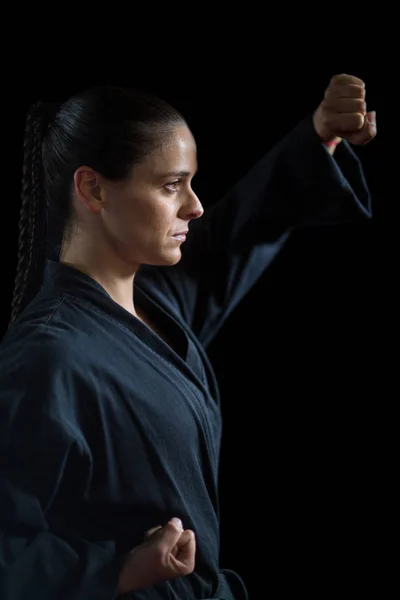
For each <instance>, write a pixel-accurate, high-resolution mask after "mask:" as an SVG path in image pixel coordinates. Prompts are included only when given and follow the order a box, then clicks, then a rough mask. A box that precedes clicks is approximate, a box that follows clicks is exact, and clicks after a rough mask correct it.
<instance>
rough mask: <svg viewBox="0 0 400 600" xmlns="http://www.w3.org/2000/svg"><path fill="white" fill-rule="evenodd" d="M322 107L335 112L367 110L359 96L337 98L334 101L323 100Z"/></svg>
mask: <svg viewBox="0 0 400 600" xmlns="http://www.w3.org/2000/svg"><path fill="white" fill-rule="evenodd" d="M322 108H323V109H324V110H332V111H334V112H337V113H361V114H363V115H365V114H366V112H367V104H366V102H365V101H364V100H361V99H360V98H338V99H336V100H335V101H329V100H323V101H322Z"/></svg>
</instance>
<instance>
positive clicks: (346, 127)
mask: <svg viewBox="0 0 400 600" xmlns="http://www.w3.org/2000/svg"><path fill="white" fill-rule="evenodd" d="M324 125H325V126H326V127H329V129H330V130H331V131H332V132H334V133H335V134H336V135H338V136H339V137H343V136H342V135H341V134H343V133H347V132H356V131H360V130H361V129H362V128H363V126H364V117H363V115H360V114H359V113H337V112H335V111H330V110H326V111H325V113H324Z"/></svg>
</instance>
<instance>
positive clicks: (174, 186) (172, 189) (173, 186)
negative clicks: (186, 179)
mask: <svg viewBox="0 0 400 600" xmlns="http://www.w3.org/2000/svg"><path fill="white" fill-rule="evenodd" d="M181 181H182V180H181V179H176V180H175V181H171V182H170V183H167V184H166V185H165V186H164V187H165V188H166V189H167V190H168V191H169V192H177V191H178V186H179V184H180V183H181Z"/></svg>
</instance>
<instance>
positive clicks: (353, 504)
mask: <svg viewBox="0 0 400 600" xmlns="http://www.w3.org/2000/svg"><path fill="white" fill-rule="evenodd" d="M171 27H172V26H171V23H169V24H167V25H166V28H167V33H169V32H170V28H171ZM172 28H173V27H172ZM273 29H274V28H273V27H272V26H270V28H269V30H268V32H267V34H268V35H269V34H272V33H273ZM84 31H86V33H87V29H85V30H84ZM203 33H204V32H203ZM86 37H87V36H86ZM205 37H206V35H205ZM167 39H168V38H167ZM278 39H280V42H279V43H277V44H276V45H274V46H269V47H266V46H265V47H263V45H262V44H261V43H260V44H259V45H258V46H257V47H256V48H255V47H253V46H252V45H251V44H250V46H249V45H246V44H245V43H244V42H243V40H242V38H241V36H240V35H238V36H237V37H236V38H232V39H229V40H228V39H226V40H225V39H224V37H223V36H222V37H221V38H220V40H219V43H218V45H217V44H216V47H215V49H214V47H213V48H212V50H211V51H210V54H209V55H207V56H206V55H205V53H200V54H199V56H197V55H195V54H193V53H192V50H193V48H194V47H195V46H196V45H198V44H199V43H202V44H205V43H206V41H207V40H204V38H202V39H201V40H199V39H198V38H196V37H195V36H193V38H191V37H190V36H189V37H188V38H187V39H186V40H185V44H177V47H176V52H172V51H171V44H168V46H169V50H170V52H169V54H168V57H166V56H165V55H164V54H162V53H161V54H160V53H158V54H157V57H156V58H153V59H151V57H150V55H151V47H152V44H151V42H150V41H149V42H148V44H147V45H143V46H142V47H141V52H138V51H137V50H136V51H135V52H134V51H133V50H132V54H131V55H129V51H128V50H127V47H125V48H124V50H123V51H122V50H121V54H118V53H117V52H113V53H112V52H111V50H110V54H107V50H108V46H107V44H108V43H109V40H108V39H107V38H105V37H104V36H97V35H93V38H92V41H93V49H92V51H91V52H88V53H87V54H85V55H82V56H80V57H79V48H78V53H77V56H75V55H74V57H72V56H69V55H68V53H67V52H65V53H63V55H62V58H61V57H60V54H59V53H58V52H57V51H59V50H60V47H59V46H57V45H54V40H52V41H51V42H50V41H49V43H48V45H47V46H46V44H43V45H42V46H41V48H40V50H38V48H35V47H34V48H33V50H32V52H33V53H34V57H33V58H32V65H31V67H30V66H29V61H28V62H26V60H25V61H24V64H23V67H22V63H21V65H19V64H16V63H14V67H13V68H12V69H10V70H9V73H8V74H7V75H6V77H5V81H4V83H5V85H4V90H5V93H4V95H3V101H4V102H5V104H6V109H7V119H5V122H4V124H3V148H4V149H5V152H6V160H4V159H3V167H5V169H6V173H5V177H4V178H3V181H4V182H6V183H7V186H8V187H7V192H6V193H5V194H4V196H3V201H4V206H3V211H2V217H3V219H4V221H3V232H4V235H3V236H2V237H1V256H2V257H3V278H2V302H3V306H2V311H1V327H2V332H1V333H3V332H4V331H5V330H6V327H7V323H8V320H9V310H10V303H11V297H12V288H13V283H14V276H15V269H16V258H17V235H18V231H17V227H18V218H19V208H20V206H19V192H20V180H21V165H22V136H23V128H24V119H25V113H26V110H27V109H28V107H29V105H30V104H31V103H32V102H34V101H36V100H39V99H42V100H62V99H65V98H66V97H68V96H69V95H71V94H73V93H74V92H75V91H78V90H79V89H81V88H83V87H88V86H90V85H94V84H98V83H105V82H109V83H118V84H123V83H128V84H133V83H134V84H135V85H137V86H138V87H144V88H145V89H148V90H149V91H152V92H155V93H157V94H159V95H160V96H162V97H163V98H165V99H166V100H169V101H170V102H171V103H172V104H174V105H175V106H176V107H177V108H178V109H180V110H181V112H182V113H183V114H184V116H185V117H186V118H187V120H188V122H189V124H190V126H191V128H192V131H193V133H194V135H195V137H196V140H197V143H198V151H199V167H200V170H199V174H198V176H197V177H196V179H195V180H194V188H195V190H196V191H197V192H198V194H199V196H200V198H201V200H202V201H203V204H204V206H205V208H207V206H210V205H212V204H213V203H214V202H216V201H217V200H218V199H219V197H221V196H222V194H223V193H224V192H225V191H226V190H227V189H228V188H229V187H230V186H231V185H233V184H234V183H235V182H236V181H237V180H238V179H239V178H240V177H241V176H242V175H243V174H244V173H245V172H246V171H247V169H248V168H250V167H251V166H252V164H253V163H254V162H255V161H256V160H257V159H258V158H259V157H261V155H262V154H263V153H264V152H266V151H267V150H268V149H269V148H271V147H272V146H273V145H274V143H275V142H276V141H278V139H280V138H281V137H282V136H283V135H284V134H286V133H287V132H288V131H289V130H290V129H291V128H292V127H294V126H295V125H296V124H297V122H298V121H299V120H300V119H302V118H303V117H304V116H305V115H306V114H308V113H309V112H311V111H313V110H315V108H316V107H317V105H318V103H319V102H320V101H321V99H322V97H323V93H324V90H325V88H326V87H327V85H328V84H329V80H330V78H331V77H332V75H334V74H336V73H350V74H354V75H356V76H358V77H360V78H362V79H363V80H364V81H365V83H366V90H367V98H366V99H367V104H368V109H369V110H376V111H377V121H378V136H377V138H376V139H375V140H374V141H373V142H371V143H370V144H369V145H368V146H366V147H363V148H359V147H357V148H355V151H356V152H357V154H358V155H359V157H360V158H361V160H362V163H363V165H364V169H365V174H366V177H367V181H368V183H369V186H370V189H371V192H372V197H373V211H374V217H373V219H372V221H370V222H367V221H366V222H365V224H364V225H362V226H354V227H353V226H351V227H348V226H347V227H344V226H337V227H334V228H323V229H319V228H316V229H304V230H301V231H298V232H296V233H295V234H294V235H293V236H292V238H291V240H290V241H289V243H288V244H287V246H286V247H285V249H284V250H283V252H282V254H281V255H280V256H279V258H278V259H277V261H276V262H275V264H274V265H273V266H272V267H271V268H270V270H269V271H268V272H267V273H265V275H264V276H263V277H262V278H261V279H260V281H259V282H258V283H257V284H256V285H255V286H254V288H253V289H252V291H251V292H250V293H249V294H248V296H247V297H246V298H245V299H244V300H243V302H242V303H241V305H240V306H239V307H238V308H237V309H236V311H235V312H234V314H233V315H232V316H231V317H230V318H229V320H228V321H227V323H226V324H225V326H224V328H223V330H222V331H221V333H220V334H219V336H218V338H217V339H216V340H215V342H214V343H213V345H212V347H211V349H210V357H211V359H212V361H213V364H214V367H215V369H216V372H217V376H218V378H219V382H220V388H221V395H222V406H223V415H224V437H223V446H222V455H221V472H220V494H221V495H220V498H221V515H222V522H221V535H222V542H221V543H222V546H221V566H222V567H227V568H232V569H236V570H237V571H238V572H239V573H241V575H242V576H243V577H244V579H245V581H246V583H247V585H248V589H249V592H250V598H258V597H260V598H261V597H264V594H265V596H266V595H267V593H268V594H269V593H270V592H271V591H272V590H275V593H274V594H272V597H274V598H280V597H282V598H286V597H289V594H293V593H298V592H300V591H302V592H306V593H307V594H308V596H309V597H315V598H321V597H322V596H323V597H326V595H330V594H331V593H332V594H338V593H340V594H343V595H347V594H349V593H351V594H354V595H355V594H356V593H358V592H360V591H361V590H362V591H363V592H365V591H371V589H372V587H373V586H375V585H376V586H377V587H376V589H377V590H380V589H381V586H382V579H381V571H380V570H379V572H378V564H379V565H381V561H382V555H383V553H384V552H385V544H384V543H383V542H382V539H381V535H382V534H383V533H384V531H385V528H386V525H385V519H386V518H387V512H386V511H387V509H386V504H387V502H389V499H390V494H388V492H387V486H388V483H389V485H390V480H391V477H390V476H389V475H388V471H389V468H388V460H389V459H390V454H391V452H392V450H391V443H392V442H391V433H390V432H391V429H390V425H391V424H390V422H391V420H392V415H391V412H392V410H393V407H394V397H395V395H396V394H395V389H396V388H393V386H392V384H391V381H390V376H391V373H392V371H391V369H392V368H393V367H394V366H395V365H394V358H392V357H391V356H392V354H391V353H392V351H391V350H390V348H391V344H392V343H393V333H394V323H395V319H394V314H395V311H394V310H393V309H394V302H393V299H392V297H391V295H390V294H391V291H390V285H389V282H391V281H392V278H393V277H395V272H394V271H392V267H391V265H390V257H391V256H392V254H391V253H392V249H390V248H389V247H388V246H387V240H388V239H390V238H391V239H393V237H392V232H393V231H395V228H394V224H393V216H392V213H391V211H392V204H391V203H393V204H394V195H395V194H394V192H393V191H392V189H391V184H390V183H389V182H390V179H389V166H388V163H387V159H388V157H389V154H390V153H391V150H390V151H389V148H390V145H391V144H393V138H392V136H391V135H389V133H388V129H389V123H390V124H391V123H392V121H391V115H392V112H391V110H392V108H391V107H390V106H389V104H388V103H386V97H387V94H388V77H387V75H388V72H387V70H386V71H385V69H384V68H383V66H382V64H386V63H382V62H380V61H379V60H378V57H377V55H376V53H375V52H369V53H368V52H366V50H365V48H364V47H363V48H362V50H361V49H360V52H355V53H353V54H351V55H350V53H348V54H346V52H344V53H343V54H342V55H340V56H339V54H338V53H335V52H333V53H331V54H330V56H329V58H327V56H326V55H325V54H324V52H323V47H324V43H327V38H326V37H324V36H322V37H320V38H319V39H318V40H315V41H314V45H313V46H312V50H311V52H310V54H305V53H300V52H299V48H298V46H295V45H293V46H290V45H289V44H288V40H287V39H286V40H285V38H284V37H280V38H278ZM70 43H74V45H75V46H76V45H79V43H80V36H79V35H78V34H76V35H75V36H72V38H71V39H70ZM96 43H97V44H98V45H102V46H103V48H102V50H103V51H104V50H106V52H104V55H103V54H102V55H101V57H100V56H99V55H97V54H96V50H97V48H96ZM104 46H106V47H105V48H104ZM285 53H286V54H285ZM28 55H29V53H27V52H25V57H27V56H28ZM130 56H131V58H130ZM185 58H186V60H185ZM389 91H390V90H389ZM384 96H385V100H384ZM323 201H324V199H323V198H321V202H323ZM389 374H390V375H389ZM379 569H380V567H379ZM276 590H278V593H276ZM322 592H324V594H322V596H321V593H322ZM328 592H329V593H328ZM325 593H326V595H325Z"/></svg>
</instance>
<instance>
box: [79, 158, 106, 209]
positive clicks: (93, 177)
mask: <svg viewBox="0 0 400 600" xmlns="http://www.w3.org/2000/svg"><path fill="white" fill-rule="evenodd" d="M74 188H75V193H76V195H77V196H78V198H79V199H80V200H81V202H82V203H83V204H84V205H85V206H86V208H88V209H89V210H90V212H93V213H98V212H100V210H101V208H102V200H103V194H102V178H101V176H100V175H99V174H98V173H97V172H96V171H94V170H93V169H91V168H90V167H87V166H82V167H79V168H78V169H77V170H76V171H75V173H74Z"/></svg>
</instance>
